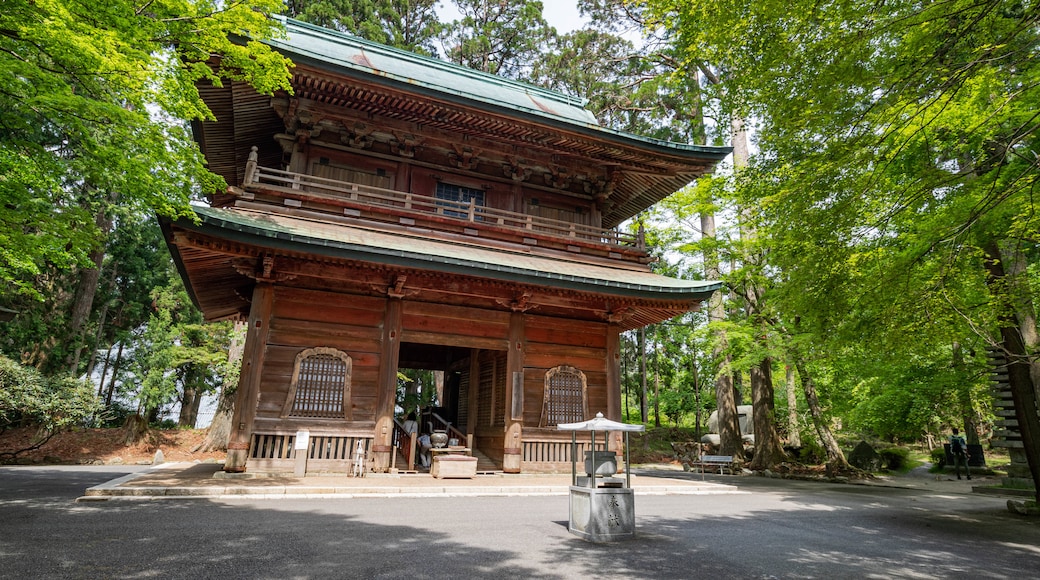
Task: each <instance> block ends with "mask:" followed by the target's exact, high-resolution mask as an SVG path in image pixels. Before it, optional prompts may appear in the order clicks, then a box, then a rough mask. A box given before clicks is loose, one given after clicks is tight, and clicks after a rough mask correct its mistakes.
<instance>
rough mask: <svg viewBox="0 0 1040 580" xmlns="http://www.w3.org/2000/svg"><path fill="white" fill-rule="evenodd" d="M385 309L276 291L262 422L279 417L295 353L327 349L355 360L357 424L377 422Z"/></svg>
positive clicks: (373, 301) (374, 302)
mask: <svg viewBox="0 0 1040 580" xmlns="http://www.w3.org/2000/svg"><path fill="white" fill-rule="evenodd" d="M385 307H386V301H385V300H384V299H382V298H374V297H368V296H353V295H347V294H334V293H329V292H321V291H317V290H302V289H298V288H284V287H280V288H277V289H276V291H275V301H274V315H273V316H272V320H271V334H270V337H269V338H268V341H267V358H266V361H265V365H264V369H263V377H262V379H261V383H260V401H259V404H258V406H257V418H258V419H259V418H263V419H269V420H277V419H278V418H279V416H280V414H281V411H282V405H283V404H284V403H285V397H286V395H287V394H288V390H289V383H290V381H291V380H292V371H293V364H294V363H295V361H296V355H297V354H299V353H300V352H301V351H303V350H305V349H308V348H313V347H316V346H326V347H331V348H336V349H339V350H341V351H343V352H345V353H347V354H348V355H350V358H351V359H352V363H353V369H352V370H353V373H352V375H351V381H350V404H351V411H352V416H353V423H354V424H358V423H367V424H369V425H371V424H374V421H375V419H376V417H375V412H376V399H377V396H378V387H377V385H378V381H377V378H378V375H379V349H380V343H379V340H380V328H381V327H382V323H383V311H384V309H385ZM283 422H284V421H283ZM296 422H298V421H296Z"/></svg>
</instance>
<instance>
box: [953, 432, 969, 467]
mask: <svg viewBox="0 0 1040 580" xmlns="http://www.w3.org/2000/svg"><path fill="white" fill-rule="evenodd" d="M950 454H951V455H953V470H954V472H955V473H956V474H957V479H960V478H961V464H964V473H965V474H966V475H967V476H968V479H971V468H970V467H968V442H967V441H965V440H964V436H963V435H961V434H960V431H959V430H958V429H957V428H956V427H954V428H953V434H952V435H950Z"/></svg>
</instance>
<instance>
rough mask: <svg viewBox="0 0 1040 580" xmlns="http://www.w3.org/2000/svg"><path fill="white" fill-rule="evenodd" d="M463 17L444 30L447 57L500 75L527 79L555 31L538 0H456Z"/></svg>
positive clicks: (443, 36) (443, 41) (473, 67)
mask: <svg viewBox="0 0 1040 580" xmlns="http://www.w3.org/2000/svg"><path fill="white" fill-rule="evenodd" d="M454 4H455V6H456V7H457V8H458V10H459V13H460V14H461V15H462V18H460V19H458V20H455V21H452V22H449V23H447V24H446V25H445V27H444V30H443V32H442V33H441V42H442V43H443V45H444V51H445V53H446V55H447V58H448V60H450V61H451V62H454V63H457V64H461V65H463V66H467V67H469V68H472V69H476V70H479V71H484V72H488V73H492V74H497V75H499V76H503V77H508V78H515V79H524V78H527V76H528V74H529V70H530V67H531V66H532V63H534V62H535V61H537V60H538V59H539V58H541V56H542V49H543V48H544V47H545V45H546V43H547V42H549V40H550V38H552V36H553V35H554V34H555V32H556V31H555V29H553V28H552V27H551V26H549V24H548V23H547V22H546V21H545V18H543V17H542V3H541V2H539V1H538V0H500V1H495V0H454Z"/></svg>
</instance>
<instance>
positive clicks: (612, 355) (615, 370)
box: [603, 323, 621, 422]
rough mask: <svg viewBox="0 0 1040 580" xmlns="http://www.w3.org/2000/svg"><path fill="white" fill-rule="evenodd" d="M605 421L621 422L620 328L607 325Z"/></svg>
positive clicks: (611, 324) (614, 325) (615, 325)
mask: <svg viewBox="0 0 1040 580" xmlns="http://www.w3.org/2000/svg"><path fill="white" fill-rule="evenodd" d="M606 359H607V360H605V361H603V362H604V363H605V364H606V371H607V419H610V420H611V421H618V422H620V421H621V327H620V326H618V325H617V324H615V323H610V324H608V325H607V353H606Z"/></svg>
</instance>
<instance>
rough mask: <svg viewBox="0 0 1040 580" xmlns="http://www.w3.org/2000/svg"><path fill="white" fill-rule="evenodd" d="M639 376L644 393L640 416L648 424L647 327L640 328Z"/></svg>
mask: <svg viewBox="0 0 1040 580" xmlns="http://www.w3.org/2000/svg"><path fill="white" fill-rule="evenodd" d="M639 376H640V385H642V389H643V390H642V395H641V396H640V399H639V418H640V420H641V421H642V422H643V424H644V425H646V423H647V420H648V419H649V417H648V416H647V411H648V409H647V401H646V329H645V328H640V329H639Z"/></svg>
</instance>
